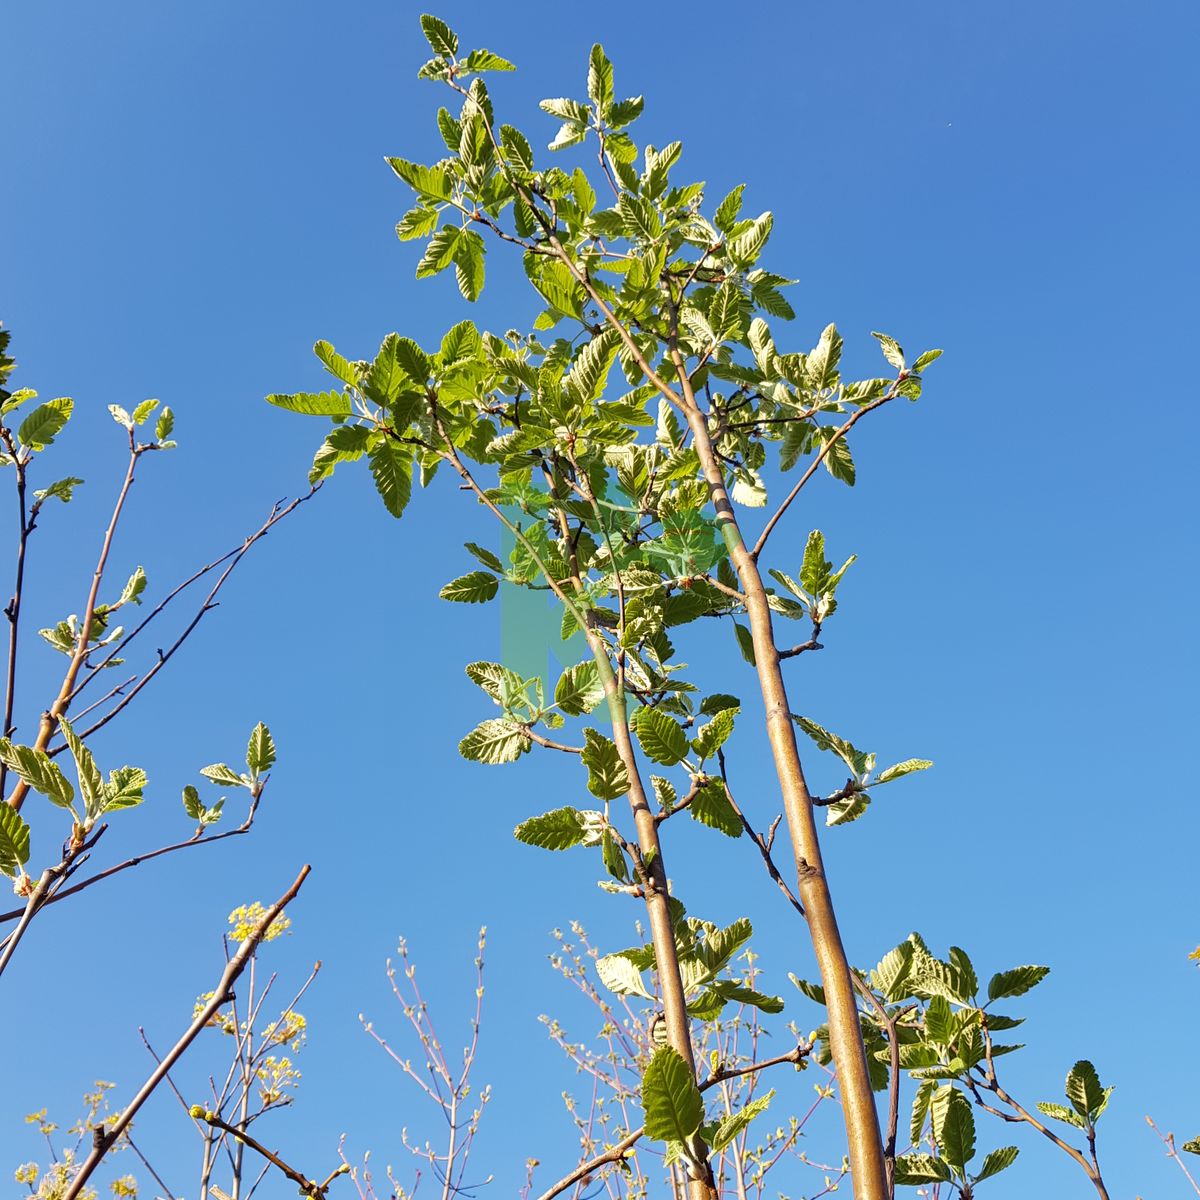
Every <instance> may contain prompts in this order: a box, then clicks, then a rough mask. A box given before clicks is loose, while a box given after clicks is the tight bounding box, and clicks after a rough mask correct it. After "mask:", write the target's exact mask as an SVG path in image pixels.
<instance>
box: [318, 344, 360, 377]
mask: <svg viewBox="0 0 1200 1200" xmlns="http://www.w3.org/2000/svg"><path fill="white" fill-rule="evenodd" d="M313 353H314V354H315V355H316V356H317V357H318V358H319V359H320V360H321V362H322V364H323V365H324V367H325V370H327V371H328V372H329V373H330V375H332V376H333V377H334V378H335V379H340V380H341V381H342V382H343V383H348V384H350V386H351V387H357V386H358V372H357V371H356V370H355V368H354V367H353V366H352V365H351V364H350V363H349V362H347V361H346V360H345V359H344V358H343V357H342V356H341V355H340V354H339V353H338V352H337V351H336V350H335V349H334V348H333V346H331V345H330V344H329V342H326V341H319V342H317V343H315V344H314V346H313Z"/></svg>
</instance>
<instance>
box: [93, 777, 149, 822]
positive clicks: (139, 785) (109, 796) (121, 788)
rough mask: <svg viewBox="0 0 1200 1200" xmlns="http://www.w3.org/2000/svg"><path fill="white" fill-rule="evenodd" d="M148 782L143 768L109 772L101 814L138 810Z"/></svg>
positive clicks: (101, 803) (101, 804)
mask: <svg viewBox="0 0 1200 1200" xmlns="http://www.w3.org/2000/svg"><path fill="white" fill-rule="evenodd" d="M146 782H147V780H146V772H145V771H143V770H142V768H141V767H117V769H116V770H115V771H109V773H108V782H107V783H106V784H105V785H104V794H103V797H102V799H101V802H100V811H101V813H110V812H117V811H118V810H119V809H122V808H136V807H137V806H138V805H139V804H141V802H142V800H143V792H144V791H145V788H146Z"/></svg>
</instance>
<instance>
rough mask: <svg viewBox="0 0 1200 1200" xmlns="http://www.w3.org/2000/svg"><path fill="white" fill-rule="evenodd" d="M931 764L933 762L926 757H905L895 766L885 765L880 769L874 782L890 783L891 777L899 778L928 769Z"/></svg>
mask: <svg viewBox="0 0 1200 1200" xmlns="http://www.w3.org/2000/svg"><path fill="white" fill-rule="evenodd" d="M932 766H933V763H932V762H931V761H930V760H929V759H928V758H906V759H905V760H904V761H903V762H898V763H896V764H895V766H891V767H886V768H885V769H884V770H882V771H880V772H879V777H878V778H877V779H876V780H875V782H876V784H880V783H891V781H892V780H893V779H901V778H903V777H904V776H905V775H911V774H913V772H915V771H928V770H929V768H930V767H932Z"/></svg>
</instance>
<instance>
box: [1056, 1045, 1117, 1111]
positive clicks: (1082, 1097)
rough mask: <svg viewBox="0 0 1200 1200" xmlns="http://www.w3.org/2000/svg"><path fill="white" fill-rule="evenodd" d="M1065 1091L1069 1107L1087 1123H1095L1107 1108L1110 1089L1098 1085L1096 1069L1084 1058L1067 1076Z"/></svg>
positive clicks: (1098, 1078) (1098, 1079) (1098, 1077)
mask: <svg viewBox="0 0 1200 1200" xmlns="http://www.w3.org/2000/svg"><path fill="white" fill-rule="evenodd" d="M1065 1091H1066V1093H1067V1099H1068V1100H1070V1102H1071V1107H1072V1108H1074V1109H1075V1111H1076V1112H1077V1113H1078V1114H1079V1115H1080V1116H1081V1117H1084V1118H1085V1119H1086V1120H1088V1121H1093V1122H1094V1121H1095V1120H1096V1118H1097V1117H1099V1116H1100V1114H1101V1113H1102V1112H1103V1111H1104V1110H1105V1109H1106V1108H1107V1107H1108V1098H1109V1096H1111V1095H1112V1088H1105V1087H1102V1086H1101V1085H1100V1076H1099V1075H1097V1074H1096V1068H1095V1067H1094V1066H1092V1064H1091V1063H1090V1062H1088V1060H1087V1059H1086V1058H1081V1059H1080V1060H1079V1062H1077V1063H1076V1064H1075V1065H1074V1066H1073V1067H1072V1068H1071V1070H1070V1072H1069V1073H1068V1075H1067V1083H1066V1088H1065Z"/></svg>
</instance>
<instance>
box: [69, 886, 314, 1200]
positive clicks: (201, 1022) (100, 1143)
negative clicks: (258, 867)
mask: <svg viewBox="0 0 1200 1200" xmlns="http://www.w3.org/2000/svg"><path fill="white" fill-rule="evenodd" d="M310 870H311V868H310V867H309V866H308V865H307V864H305V866H303V867H301V869H300V874H299V875H297V876H296V879H295V882H294V883H293V884H292V886H291V887H289V888H288V890H287V891H286V892H284V893H283V895H282V896H280V897H279V899H278V900H276V901H275V903H274V904H272V905H271V907H270V908H268V909H267V911H266V912H265V913H264V914H263V918H262V920H261V921H259V923H258V924H257V925H256V926H255V927H254V929H253V930H251V932H250V934H249V936H248V937H247V938H246V940H245V941H244V942H242V944H241V945H240V946H239V947H238V949H237V953H236V954H234V955H233V957H232V958H230V960H229V961H228V962H227V963H226V964H225V970H224V971H223V972H222V973H221V978H220V980H219V981H218V983H217V986H216V988H215V989H214V991H213V994H212V998H211V999H210V1000H209V1001H208V1003H207V1004H206V1005H205V1006H204V1007H203V1008H202V1009H201V1010H200V1011H199V1013H197V1014H196V1017H195V1019H194V1020H193V1021H192V1023H191V1025H189V1026H188V1028H187V1030H186V1031H185V1033H184V1034H183V1036H182V1037H181V1038H180V1039H179V1041H177V1042H176V1043H175V1045H174V1046H172V1047H171V1049H170V1050H168V1051H167V1053H166V1055H164V1057H163V1058H162V1059H161V1060H160V1062H159V1064H158V1066H157V1067H156V1068H155V1069H154V1070H153V1071H152V1072H151V1073H150V1076H149V1077H148V1078H147V1080H146V1082H145V1083H143V1084H142V1086H141V1088H140V1089H139V1090H138V1093H137V1095H136V1096H134V1098H133V1099H132V1100H131V1101H130V1102H129V1104H128V1106H127V1107H126V1108H125V1109H124V1111H123V1112H122V1113H121V1115H120V1116H119V1117H118V1118H117V1120H116V1121H114V1122H113V1125H112V1128H111V1129H108V1130H106V1129H105V1128H104V1126H103V1125H100V1126H97V1127H96V1128H95V1129H94V1130H93V1131H92V1132H93V1144H92V1151H91V1153H90V1154H89V1155H88V1156H87V1158H86V1159H84V1161H83V1163H82V1164H81V1165H80V1168H79V1172H78V1174H76V1176H75V1178H74V1179H72V1180H71V1185H70V1187H69V1188H67V1190H66V1192H65V1193H64V1194H63V1200H78V1197H79V1195H80V1193H81V1192H82V1191H83V1189H84V1185H85V1184H86V1183H87V1181H88V1180H89V1179H90V1178H91V1177H92V1175H93V1173H94V1172H95V1170H96V1168H97V1167H98V1166H99V1165H100V1163H101V1162H102V1161H103V1160H104V1157H105V1155H107V1154H108V1152H109V1150H111V1149H112V1147H113V1146H114V1145H115V1144H116V1143H117V1141H118V1140H119V1139H120V1137H121V1135H122V1134H123V1133H124V1132H125V1130H126V1129H127V1128H128V1127H129V1125H130V1123H131V1122H132V1121H133V1118H134V1117H135V1116H137V1114H138V1111H139V1110H140V1109H141V1107H142V1105H143V1104H145V1103H146V1101H147V1100H148V1099H149V1098H150V1097H151V1096H152V1095H153V1094H154V1091H155V1089H156V1088H157V1087H158V1085H159V1084H160V1083H162V1081H163V1080H164V1079H165V1078H166V1077H167V1074H168V1072H169V1071H170V1070H171V1068H172V1067H173V1066H174V1065H175V1064H176V1063H177V1062H178V1061H179V1059H180V1058H181V1057H182V1055H183V1053H184V1051H185V1050H187V1048H188V1047H189V1046H190V1045H191V1044H192V1042H193V1041H195V1039H196V1038H197V1037H198V1036H199V1034H200V1032H201V1030H203V1029H204V1028H205V1027H206V1026H207V1025H208V1023H209V1021H211V1020H212V1018H213V1017H214V1016H215V1015H216V1013H217V1011H218V1010H219V1009H220V1007H221V1005H223V1004H225V1003H227V1002H228V1001H229V999H230V998H231V993H232V990H233V985H234V984H235V983H236V982H237V980H238V978H239V977H240V976H241V974H242V972H243V971H244V970H245V969H246V964H247V963H248V962H249V961H250V957H251V955H252V954H253V953H254V951H255V950H256V949H257V948H258V944H259V942H261V941H262V940H263V938H264V937H265V936H266V934H267V930H268V929H270V927H271V925H272V923H273V922H274V921H275V918H276V917H278V916H279V914H280V913H282V912H283V910H284V909H285V908H287V906H288V905H289V904H290V903H291V902H292V901H293V900H294V899H295V898H296V895H297V893H298V892H299V891H300V888H301V887H302V886H303V884H304V881H305V879H307V878H308V873H309V871H310Z"/></svg>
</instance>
